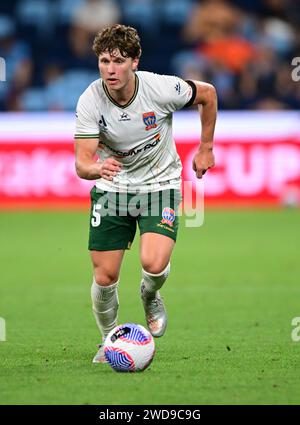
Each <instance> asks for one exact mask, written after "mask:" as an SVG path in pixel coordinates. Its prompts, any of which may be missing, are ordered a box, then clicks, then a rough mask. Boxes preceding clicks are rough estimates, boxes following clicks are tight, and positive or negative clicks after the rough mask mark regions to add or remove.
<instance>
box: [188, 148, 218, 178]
mask: <svg viewBox="0 0 300 425" xmlns="http://www.w3.org/2000/svg"><path fill="white" fill-rule="evenodd" d="M214 165H215V157H214V154H213V151H212V148H205V147H202V146H201V147H200V149H199V151H198V152H197V153H196V155H195V156H194V159H193V170H194V171H195V172H196V176H197V178H198V179H202V176H203V175H204V174H205V173H206V171H207V170H208V169H209V168H212V167H214Z"/></svg>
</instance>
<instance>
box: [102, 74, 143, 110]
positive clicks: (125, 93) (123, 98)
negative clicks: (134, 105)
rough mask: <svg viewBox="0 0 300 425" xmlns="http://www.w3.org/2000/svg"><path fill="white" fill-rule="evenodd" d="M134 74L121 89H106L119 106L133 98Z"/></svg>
mask: <svg viewBox="0 0 300 425" xmlns="http://www.w3.org/2000/svg"><path fill="white" fill-rule="evenodd" d="M135 84H136V81H135V74H133V75H132V78H131V79H130V80H129V81H128V83H127V84H126V85H125V86H124V87H122V88H121V89H116V90H114V89H112V88H108V87H107V90H108V92H109V94H110V96H111V97H112V98H113V99H114V100H115V101H116V102H117V103H119V105H126V104H127V103H128V102H129V101H130V99H131V98H132V97H133V95H134V92H135Z"/></svg>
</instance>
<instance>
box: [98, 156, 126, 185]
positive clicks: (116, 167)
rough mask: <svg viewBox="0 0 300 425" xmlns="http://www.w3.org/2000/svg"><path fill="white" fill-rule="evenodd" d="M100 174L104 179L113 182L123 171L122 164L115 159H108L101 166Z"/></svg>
mask: <svg viewBox="0 0 300 425" xmlns="http://www.w3.org/2000/svg"><path fill="white" fill-rule="evenodd" d="M99 166H100V170H99V174H100V177H101V178H102V179H105V180H110V181H111V180H112V179H113V178H114V177H115V176H116V175H117V174H118V172H120V171H121V169H122V164H121V162H119V161H117V160H116V159H114V158H107V159H105V160H104V161H103V162H101V163H100V164H99Z"/></svg>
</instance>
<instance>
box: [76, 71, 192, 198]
mask: <svg viewBox="0 0 300 425" xmlns="http://www.w3.org/2000/svg"><path fill="white" fill-rule="evenodd" d="M135 79H136V81H135V92H134V95H133V96H132V98H131V99H130V101H129V102H128V103H127V104H126V105H119V104H118V103H117V102H116V101H115V100H114V99H112V97H111V96H110V95H109V92H108V90H107V87H106V86H105V84H104V83H103V81H102V79H101V78H100V79H98V80H96V81H94V82H93V83H92V84H91V85H90V86H89V87H88V88H87V89H86V90H85V92H84V93H83V94H82V95H81V96H80V98H79V101H78V105H77V111H76V133H75V138H80V139H84V138H99V148H98V150H97V155H98V156H99V158H100V161H103V160H105V159H106V158H109V157H114V158H115V159H117V160H118V161H119V162H121V163H122V164H123V166H122V171H120V172H119V173H118V175H117V176H115V177H114V179H113V181H108V180H105V179H101V178H100V179H99V180H97V181H96V186H97V187H98V188H99V189H102V190H107V191H113V192H135V191H140V192H148V191H158V190H162V189H169V188H174V189H180V186H181V169H182V166H181V161H180V158H179V156H178V154H177V151H176V146H175V142H174V139H173V135H172V113H173V112H174V111H176V110H178V109H181V108H183V107H184V106H185V105H186V104H188V103H191V102H192V99H193V97H194V96H193V89H192V87H191V86H190V85H189V84H188V83H187V82H185V81H183V80H182V79H180V78H178V77H174V76H167V75H158V74H154V73H151V72H145V71H138V72H136V77H135Z"/></svg>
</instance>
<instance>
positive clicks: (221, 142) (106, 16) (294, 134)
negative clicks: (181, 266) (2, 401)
mask: <svg viewBox="0 0 300 425" xmlns="http://www.w3.org/2000/svg"><path fill="white" fill-rule="evenodd" d="M115 22H122V23H126V24H129V25H133V26H135V27H136V28H137V29H138V30H139V32H140V35H141V39H142V49H143V55H142V60H141V64H140V69H142V70H151V71H154V72H158V73H166V74H169V73H170V74H176V75H179V76H181V77H183V78H196V79H200V80H204V81H208V82H211V83H213V84H214V85H215V86H216V88H217V91H218V97H219V109H220V114H219V119H218V125H217V130H216V157H217V167H216V168H215V170H214V171H212V172H211V173H209V174H208V175H207V178H206V180H205V186H206V187H205V191H206V201H207V203H209V202H214V203H218V204H224V203H227V204H228V203H229V204H231V203H237V202H238V203H244V204H248V205H249V204H252V203H254V204H257V203H260V204H270V203H272V204H279V203H281V202H283V203H285V204H290V205H295V204H298V203H299V198H300V195H299V181H300V180H299V179H300V156H299V139H300V125H299V124H300V122H299V113H298V112H296V111H299V109H300V81H299V79H300V76H299V74H300V73H299V72H298V73H297V69H296V66H292V59H293V58H297V57H300V5H299V2H298V1H291V0H254V1H250V0H249V1H247V0H237V1H234V2H233V1H224V0H206V1H195V0H178V1H176V2H175V1H173V0H166V1H163V2H162V1H155V0H154V1H153V0H152V1H150V0H142V1H137V0H126V1H125V0H110V1H108V0H52V1H50V0H40V1H36V0H16V1H10V2H1V5H0V57H2V58H4V59H5V62H6V81H2V82H0V109H1V111H3V112H2V113H1V115H0V125H1V133H0V204H1V205H3V206H10V205H12V204H14V203H16V205H18V206H20V205H21V204H22V205H24V206H35V205H37V206H43V205H44V206H45V205H50V204H51V205H55V204H59V205H61V206H65V205H66V204H67V203H71V204H73V205H75V204H76V205H80V204H82V203H84V202H85V201H86V197H85V194H86V188H87V185H85V184H84V182H80V181H79V179H77V177H75V173H74V167H73V156H72V155H73V154H72V149H73V148H72V137H73V132H74V123H73V119H74V110H75V107H76V103H77V100H78V98H79V96H80V94H81V93H82V92H83V90H84V89H85V88H86V87H87V86H88V85H89V83H90V82H91V81H93V80H94V79H96V78H98V71H97V59H96V57H95V55H94V54H93V52H92V51H91V43H92V40H93V37H94V35H95V33H96V32H97V31H98V30H100V29H101V28H103V27H104V26H105V25H107V24H112V23H115ZM299 63H300V59H299ZM293 72H294V79H293V78H292V73H293ZM298 76H299V78H298ZM297 80H298V81H297ZM240 111H242V112H240ZM198 122H199V121H198V118H197V116H196V112H195V111H194V112H193V111H192V112H191V111H189V112H182V113H178V114H176V116H175V124H176V125H175V139H176V142H177V146H178V151H179V154H180V156H181V158H182V160H183V163H184V170H185V171H184V179H188V180H192V179H193V176H192V175H191V173H190V172H189V170H190V165H189V164H190V157H191V152H192V151H193V149H195V146H196V145H197V144H198V139H199V128H200V127H199V124H198ZM8 164H9V165H8ZM233 164H234V165H233ZM41 170H44V173H43V176H44V178H41V172H40V171H41ZM46 175H47V178H46ZM20 179H21V180H22V186H20V184H19V181H20ZM70 186H71V187H72V190H71V192H72V193H69V194H68V192H67V188H68V187H70Z"/></svg>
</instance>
